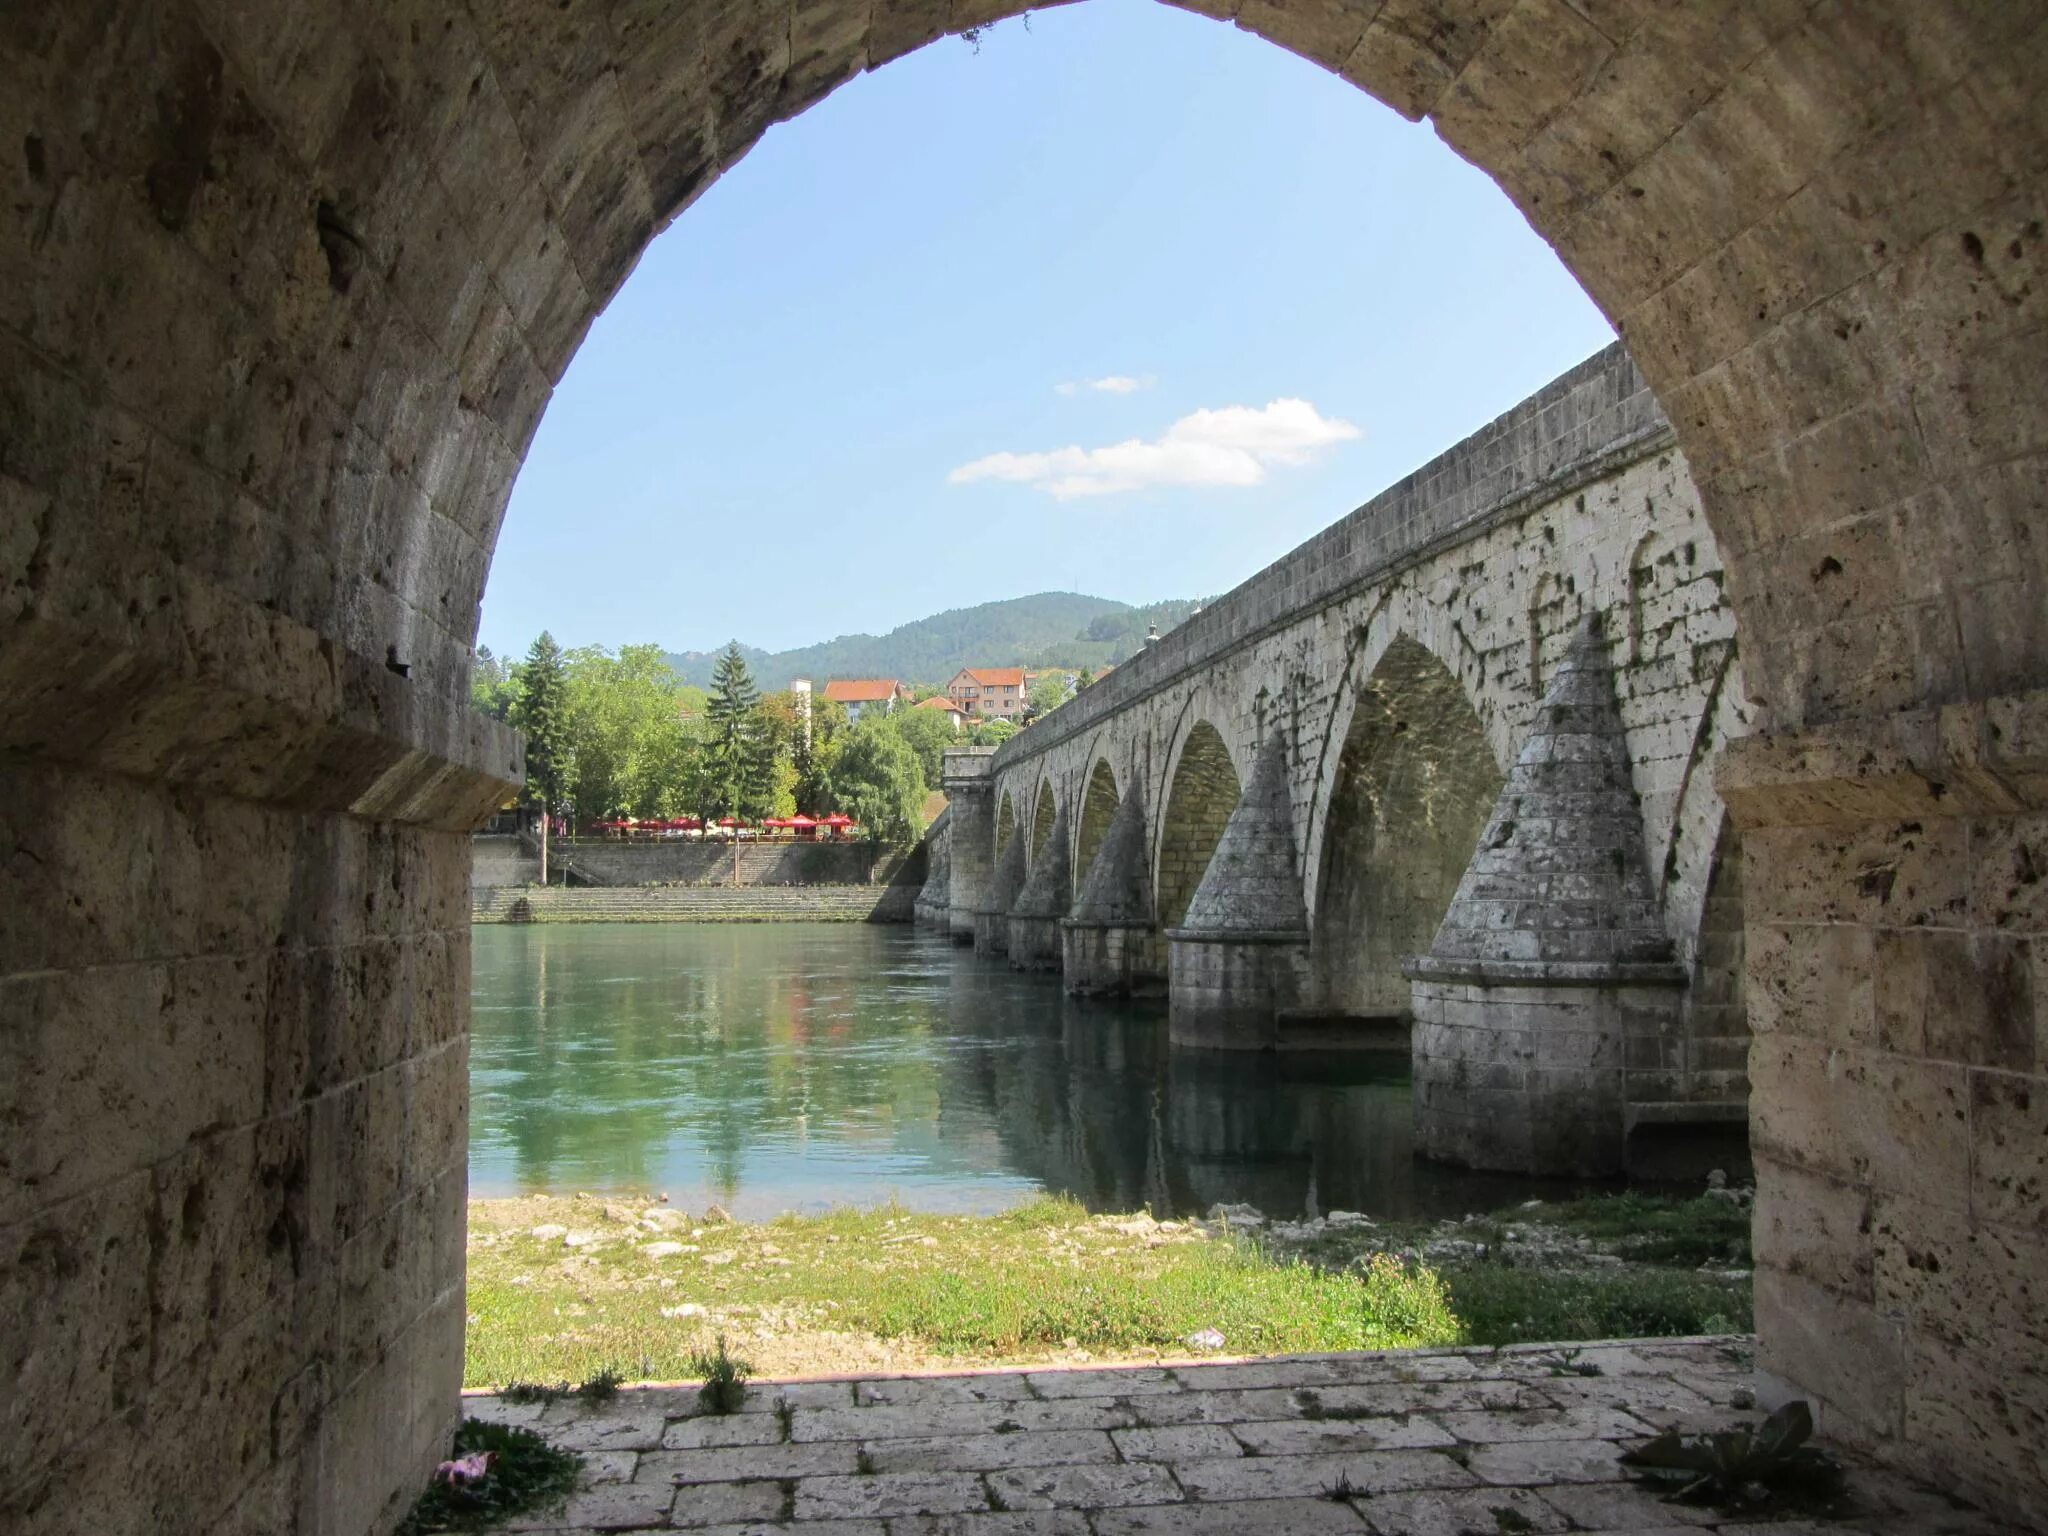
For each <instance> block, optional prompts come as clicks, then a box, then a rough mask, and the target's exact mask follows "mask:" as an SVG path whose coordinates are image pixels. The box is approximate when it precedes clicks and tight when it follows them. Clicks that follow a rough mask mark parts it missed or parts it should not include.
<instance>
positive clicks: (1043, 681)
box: [1025, 672, 1072, 720]
mask: <svg viewBox="0 0 2048 1536" xmlns="http://www.w3.org/2000/svg"><path fill="white" fill-rule="evenodd" d="M1070 681H1071V679H1069V677H1068V676H1067V674H1066V673H1064V672H1041V673H1039V674H1038V676H1036V677H1034V678H1032V679H1031V688H1030V690H1029V693H1028V694H1027V698H1028V700H1029V702H1028V703H1027V705H1026V707H1025V708H1026V714H1027V715H1028V717H1029V718H1031V719H1033V720H1036V719H1038V718H1039V717H1040V716H1042V715H1049V714H1051V713H1052V712H1053V711H1054V710H1056V709H1058V708H1059V707H1060V706H1061V705H1062V704H1064V703H1066V702H1067V700H1068V698H1069V697H1070V696H1071V693H1072V690H1071V688H1070V687H1069V684H1070Z"/></svg>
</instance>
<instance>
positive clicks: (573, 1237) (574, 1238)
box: [562, 1232, 603, 1248]
mask: <svg viewBox="0 0 2048 1536" xmlns="http://www.w3.org/2000/svg"><path fill="white" fill-rule="evenodd" d="M602 1241H603V1239H602V1238H600V1237H599V1236H598V1235H597V1234H596V1233H595V1232H564V1233H563V1234H562V1246H563V1247H565V1248H588V1247H590V1246H591V1244H593V1243H598V1242H602Z"/></svg>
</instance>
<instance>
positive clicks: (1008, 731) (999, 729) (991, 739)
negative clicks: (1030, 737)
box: [967, 720, 1017, 747]
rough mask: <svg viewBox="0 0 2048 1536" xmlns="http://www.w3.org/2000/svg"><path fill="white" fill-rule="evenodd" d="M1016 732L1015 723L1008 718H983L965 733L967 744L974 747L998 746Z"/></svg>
mask: <svg viewBox="0 0 2048 1536" xmlns="http://www.w3.org/2000/svg"><path fill="white" fill-rule="evenodd" d="M1016 734H1017V725H1016V723H1015V722H1014V721H1010V720H983V721H982V722H980V723H979V724H978V725H975V726H973V727H972V728H970V729H969V731H968V733H967V738H968V745H969V746H975V747H1000V746H1001V745H1002V744H1003V743H1004V742H1006V741H1008V740H1009V739H1010V738H1011V737H1012V736H1014V735H1016Z"/></svg>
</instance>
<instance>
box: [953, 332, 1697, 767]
mask: <svg viewBox="0 0 2048 1536" xmlns="http://www.w3.org/2000/svg"><path fill="white" fill-rule="evenodd" d="M1675 441H1676V439H1675V437H1674V435H1673V433H1672V430H1671V423H1670V422H1669V421H1668V420H1667V419H1666V417H1665V415H1664V412H1663V410H1662V408H1661V407H1659V406H1658V404H1657V401H1656V397H1655V396H1654V395H1652V394H1651V393H1650V389H1649V386H1648V385H1647V384H1646V383H1644V382H1643V377H1642V375H1641V373H1639V372H1638V371H1637V369H1636V366H1635V364H1634V363H1633V362H1632V361H1631V360H1630V359H1629V356H1628V353H1627V351H1626V350H1625V349H1624V348H1623V347H1622V345H1621V343H1619V342H1616V343H1615V344H1614V345H1613V346H1610V347H1608V348H1606V349H1605V350H1603V351H1601V352H1597V353H1595V354H1594V355H1593V356H1592V357H1590V358H1588V359H1587V360H1586V361H1585V362H1583V363H1581V364H1580V365H1579V366H1578V367H1576V368H1574V369H1572V370H1571V371H1570V372H1569V373H1566V374H1563V375H1561V376H1560V377H1559V378H1557V379H1555V380H1553V381H1552V382H1551V383H1550V384H1548V385H1546V386H1545V387H1544V388H1542V389H1541V390H1538V391H1537V392H1536V393H1535V394H1533V395H1531V396H1530V397H1529V398H1528V399H1526V400H1524V401H1523V402H1522V403H1521V404H1520V405H1517V406H1516V407H1515V408H1514V409H1513V410H1510V411H1508V412H1506V413H1504V414H1503V415H1501V416H1499V417H1498V418H1496V419H1495V420H1494V421H1492V422H1491V423H1489V424H1488V425H1487V426H1485V427H1482V428H1481V429H1480V430H1479V431H1478V432H1475V433H1474V434H1473V435H1472V436H1470V437H1468V438H1466V439H1464V441H1462V442H1460V443H1458V444H1457V445H1456V446H1455V447H1453V448H1451V449H1449V450H1448V451H1446V452H1444V453H1442V454H1439V455H1438V456H1437V457H1436V458H1434V459H1432V460H1430V461H1429V462H1428V463H1427V464H1425V465H1423V466H1422V467H1421V468H1420V469H1418V470H1416V471H1415V472H1414V473H1413V474H1411V475H1409V476H1407V477H1406V478H1405V479H1402V480H1399V481H1396V482H1395V483H1394V484H1393V485H1391V486H1389V487H1388V488H1387V489H1386V490H1384V491H1382V492H1380V494H1379V495H1377V496H1375V497H1373V498H1372V499H1371V500H1370V501H1368V502H1366V503H1365V504H1364V505H1363V506H1361V507H1359V508H1358V509H1357V510H1355V511H1353V512H1352V513H1350V514H1349V515H1348V516H1345V517H1342V518H1339V519H1338V520H1337V521H1336V522H1334V523H1332V524H1331V525H1330V526H1329V527H1328V528H1326V529H1324V530H1323V531H1322V532H1321V533H1319V534H1317V535H1315V536H1314V537H1313V538H1311V539H1309V540H1307V541H1306V542H1305V543H1303V544H1301V545H1300V546H1298V547H1297V548H1295V549H1294V550H1292V551H1291V552H1289V553H1288V554H1286V555H1283V556H1282V557H1281V558H1280V559H1278V560H1276V561H1274V562H1273V563H1272V564H1271V565H1269V566H1267V567H1266V568H1265V569H1264V570H1262V571H1260V572H1259V573H1258V574H1257V575H1255V576H1253V577H1251V578H1250V579H1249V580H1247V581H1244V582H1242V583H1240V584H1239V585H1238V586H1236V587H1234V588H1233V589H1232V590H1231V591H1230V592H1228V593H1227V594H1225V595H1224V596H1223V597H1220V598H1218V599H1217V600H1216V601H1215V602H1213V603H1211V604H1210V605H1209V606H1208V607H1207V608H1205V609H1203V610H1202V611H1201V612H1200V613H1197V614H1195V615H1193V616H1192V617H1190V618H1189V619H1187V620H1186V621H1185V622H1184V623H1182V624H1179V625H1177V626H1176V627H1174V628H1173V629H1171V630H1169V631H1168V632H1167V633H1166V634H1165V635H1163V636H1161V637H1160V639H1159V641H1158V643H1157V644H1155V645H1151V646H1148V647H1146V648H1145V649H1144V650H1143V651H1140V652H1139V653H1138V654H1137V655H1135V656H1133V657H1131V658H1130V660H1128V661H1126V662H1124V663H1123V664H1122V665H1121V666H1119V667H1117V668H1116V669H1115V670H1114V671H1112V672H1111V673H1110V674H1109V675H1108V676H1107V677H1105V678H1103V679H1102V680H1101V681H1099V682H1097V683H1095V684H1093V685H1092V686H1090V687H1088V688H1085V689H1083V690H1082V691H1081V692H1080V693H1079V694H1077V695H1076V696H1075V697H1074V698H1072V699H1070V700H1068V701H1067V702H1066V703H1065V704H1063V705H1061V706H1060V707H1059V708H1058V709H1057V710H1055V711H1053V713H1052V714H1050V715H1048V716H1046V717H1045V718H1043V719H1041V720H1039V721H1037V722H1035V723H1034V724H1032V725H1029V726H1026V727H1025V728H1024V729H1023V730H1022V731H1020V732H1018V733H1017V735H1015V736H1013V737H1012V738H1011V739H1010V740H1008V741H1006V742H1004V743H1003V744H1002V745H1001V746H1000V747H998V748H997V749H996V752H995V762H994V767H993V771H995V772H996V773H997V774H1001V773H1002V772H1004V771H1005V770H1006V769H1008V768H1010V767H1012V766H1013V765H1015V764H1017V763H1019V762H1022V761H1024V760H1025V759H1027V758H1029V757H1032V756H1035V755H1037V754H1038V753H1041V752H1044V751H1046V750H1048V749H1050V748H1051V747H1053V746H1056V745H1058V744H1059V743H1060V742H1063V741H1066V740H1068V739H1070V738H1072V737H1075V736H1079V735H1083V734H1085V733H1087V732H1088V731H1090V730H1092V729H1095V728H1098V727H1100V726H1101V725H1103V724H1104V723H1105V722H1106V721H1108V720H1109V719H1110V718H1111V717H1113V716H1115V715H1116V714H1118V713H1120V712H1121V711H1123V710H1126V709H1129V708H1130V707H1131V706H1132V705H1134V704H1136V703H1137V702H1139V701H1140V700H1142V699H1143V698H1145V697H1146V696H1147V695H1149V694H1152V693H1156V692H1158V691H1160V690H1161V689H1163V688H1166V687H1169V686H1171V685H1172V684H1173V683H1174V682H1176V681H1177V680H1179V679H1181V678H1183V677H1185V676H1187V675H1188V674H1190V673H1194V672H1199V671H1201V670H1202V669H1204V668H1207V667H1210V666H1213V665H1215V664H1216V663H1217V662H1218V661H1219V660H1220V659H1221V658H1222V657H1223V656H1224V655H1226V654H1227V653H1229V652H1231V651H1233V650H1236V649H1238V648H1239V647H1241V646H1245V645H1248V644H1250V643H1252V642H1253V641H1255V640H1257V639H1259V638H1260V637H1262V636H1264V635H1267V634H1270V633H1272V632H1273V631H1275V630H1278V629H1282V628H1285V627H1286V626H1287V625H1289V624H1292V623H1295V622H1297V621H1298V620H1299V619H1300V617H1301V616H1302V614H1304V613H1306V612H1312V611H1314V610H1316V609H1319V608H1325V607H1328V606H1329V605H1331V604H1333V603H1336V602H1339V601H1341V600H1342V599H1343V598H1344V597H1346V596H1347V595H1349V594H1350V593H1352V592H1355V591H1356V590H1358V589H1359V588H1361V587H1363V586H1366V585H1369V584H1371V583H1373V582H1376V581H1381V580H1384V579H1385V578H1386V577H1387V576H1389V575H1390V574H1392V573H1394V572H1396V571H1398V570H1400V569H1401V568H1402V567H1403V566H1405V565H1408V564H1412V563H1413V562H1415V561H1418V560H1421V559H1424V558H1426V557H1427V556H1429V555H1431V554H1435V553H1437V552H1439V551H1441V550H1442V549H1444V548H1445V547H1447V546H1451V545H1456V544H1460V543H1463V542H1465V541H1466V540H1468V539H1470V538H1472V537H1473V536H1474V535H1475V534H1476V533H1478V532H1480V531H1481V530H1483V529H1486V528H1489V527H1492V526H1494V525H1496V524H1498V523H1502V522H1505V521H1508V520H1509V519H1512V518H1514V517H1517V516H1519V515H1521V514H1523V513H1525V512H1527V511H1529V510H1531V509H1532V508H1534V507H1537V506H1540V505H1542V504H1543V503H1545V502H1549V501H1554V500H1556V499H1558V498H1560V497H1563V496H1566V495H1569V494H1571V493H1572V492H1573V491H1574V490H1575V489H1577V488H1578V487H1579V486H1582V485H1585V484H1588V483H1590V482H1591V481H1593V480H1595V479H1598V478H1599V477H1601V476H1602V475H1605V474H1608V473H1611V472H1612V471H1613V469H1614V468H1615V467H1616V466H1617V465H1619V464H1621V463H1624V462H1626V461H1628V460H1629V459H1632V458H1638V457H1641V456H1642V455H1643V454H1645V453H1648V452H1650V451H1652V450H1653V449H1655V448H1657V447H1659V446H1661V445H1664V444H1669V443H1672V442H1675ZM949 755H950V754H949Z"/></svg>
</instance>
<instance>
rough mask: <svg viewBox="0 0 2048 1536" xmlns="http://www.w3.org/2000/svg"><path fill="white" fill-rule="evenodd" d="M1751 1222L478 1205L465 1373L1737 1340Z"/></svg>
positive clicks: (849, 1367)
mask: <svg viewBox="0 0 2048 1536" xmlns="http://www.w3.org/2000/svg"><path fill="white" fill-rule="evenodd" d="M1747 1234H1748V1218H1747V1212H1746V1211H1742V1210H1739V1209H1737V1208H1736V1207H1735V1206H1733V1205H1732V1204H1727V1203H1724V1202H1721V1201H1683V1202H1679V1201H1646V1200H1644V1199H1643V1198H1642V1197H1638V1196H1617V1197H1609V1198H1606V1199H1603V1200H1593V1201H1577V1202H1572V1203H1571V1204H1570V1205H1553V1206H1542V1207H1536V1206H1531V1207H1523V1208H1520V1209H1518V1210H1515V1211H1512V1212H1507V1213H1501V1214H1499V1215H1496V1216H1491V1217H1483V1218H1475V1219H1473V1220H1471V1221H1468V1222H1465V1223H1457V1224H1450V1223H1446V1224H1440V1225H1436V1226H1420V1225H1407V1226H1391V1225H1390V1226H1373V1225H1368V1224H1365V1223H1362V1222H1360V1223H1354V1224H1350V1225H1343V1226H1336V1225H1332V1226H1300V1225H1294V1226H1290V1225H1287V1224H1275V1225H1273V1226H1271V1227H1264V1228H1253V1229H1251V1230H1249V1231H1247V1230H1243V1229H1236V1230H1229V1231H1223V1230H1219V1229H1216V1228H1205V1227H1203V1226H1201V1225H1197V1224H1190V1223H1181V1222H1154V1221H1153V1220H1152V1219H1151V1218H1150V1217H1147V1216H1144V1215H1136V1216H1129V1217H1103V1216H1090V1215H1088V1214H1087V1212H1085V1211H1084V1210H1082V1209H1081V1208H1080V1207H1079V1206H1077V1205H1074V1204H1072V1203H1071V1202H1067V1201H1062V1200H1051V1199H1047V1200H1039V1201H1035V1202H1033V1203H1031V1204H1029V1205H1026V1206H1022V1207H1020V1208H1018V1209H1016V1210H1013V1211H1009V1212H1006V1213H1004V1214H1002V1215H998V1216H985V1217H958V1216H926V1215H914V1214H911V1213H908V1212H904V1211H900V1210H891V1209H881V1210H873V1211H842V1212H834V1213H832V1214H830V1215H825V1216H816V1217H785V1218H782V1219H781V1220H778V1221H773V1222H763V1223H733V1222H724V1221H716V1220H711V1219H707V1218H702V1217H696V1218H693V1217H691V1216H688V1215H686V1214H684V1213H682V1212H677V1211H672V1210H669V1209H668V1208H666V1207H662V1206H659V1205H651V1204H648V1203H646V1202H641V1201H631V1200H610V1201H598V1200H593V1199H588V1198H583V1197H578V1198H575V1199H520V1200H480V1201H475V1202H473V1203H472V1204H471V1206H470V1238H469V1312H470V1326H469V1339H468V1358H467V1367H466V1379H467V1381H468V1382H469V1384H470V1385H472V1386H501V1385H503V1384H505V1383H507V1382H511V1381H541V1382H558V1381H571V1382H574V1381H582V1380H585V1379H587V1378H589V1377H592V1376H595V1375H597V1374H598V1373H600V1372H603V1371H607V1370H609V1371H615V1372H617V1373H619V1374H621V1375H622V1376H624V1377H626V1378H628V1379H654V1380H661V1379H678V1378H684V1377H687V1376H689V1375H690V1374H691V1372H690V1357H691V1355H692V1353H693V1352H694V1351H696V1350H699V1349H702V1348H704V1347H705V1346H706V1345H708V1344H709V1343H710V1341H711V1340H712V1339H713V1338H714V1337H715V1336H716V1335H718V1334H725V1335H727V1336H728V1337H729V1339H730V1341H731V1344H732V1348H733V1351H734V1353H736V1354H739V1355H742V1356H744V1357H746V1358H747V1359H748V1360H750V1361H751V1362H752V1364H753V1366H754V1367H755V1369H756V1370H757V1372H759V1373H760V1374H761V1375H764V1376H771V1377H772V1376H787V1375H798V1374H813V1373H821V1372H850V1371H905V1370H920V1369H933V1368H948V1367H959V1366H965V1365H994V1364H1007V1365H1015V1364H1070V1363H1077V1362H1090V1361H1094V1362H1103V1361H1112V1360H1156V1359H1160V1358H1185V1357H1188V1356H1190V1355H1195V1354H1200V1353H1205V1352H1209V1353H1217V1354H1227V1355H1249V1354H1281V1353H1295V1352H1307V1351H1319V1350H1337V1349H1378V1348H1390V1347H1396V1346H1402V1345H1420V1344H1449V1343H1461V1342H1472V1343H1505V1342H1511V1341H1516V1340H1527V1339H1542V1340H1558V1341H1566V1340H1570V1339H1574V1338H1603V1337H1614V1336H1618V1335H1625V1334H1650V1333H1665V1334H1672V1333H1700V1332H1717V1331H1732V1330H1743V1329H1747V1328H1748V1327H1749V1284H1748V1279H1747V1275H1746V1273H1740V1274H1737V1273H1733V1272H1732V1271H1734V1270H1737V1269H1740V1268H1742V1267H1744V1266H1746V1265H1747V1263H1748V1258H1747V1252H1748V1248H1747ZM1702 1263H1706V1264H1709V1265H1722V1266H1727V1267H1728V1268H1729V1270H1730V1271H1731V1272H1730V1273H1725V1274H1720V1275H1716V1274H1713V1273H1708V1272H1703V1271H1702V1270H1700V1269H1699V1268H1698V1266H1699V1265H1701V1264H1702ZM1209 1330H1213V1331H1214V1332H1215V1333H1219V1334H1221V1335H1222V1338H1223V1343H1222V1344H1221V1345H1220V1346H1216V1345H1214V1343H1213V1340H1209V1341H1206V1342H1205V1343H1204V1344H1202V1345H1195V1344H1191V1343H1190V1342H1189V1341H1190V1339H1191V1338H1192V1337H1194V1336H1197V1335H1202V1334H1205V1333H1207V1332H1208V1331H1209Z"/></svg>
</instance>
